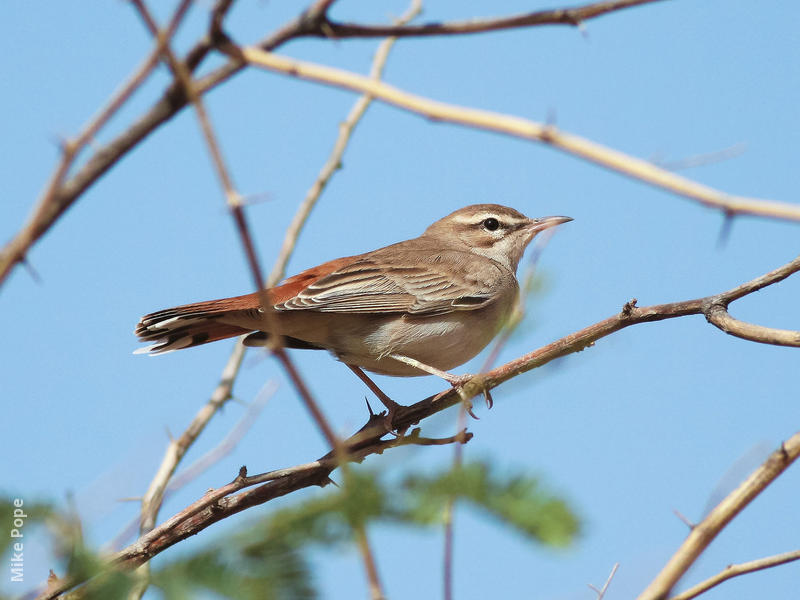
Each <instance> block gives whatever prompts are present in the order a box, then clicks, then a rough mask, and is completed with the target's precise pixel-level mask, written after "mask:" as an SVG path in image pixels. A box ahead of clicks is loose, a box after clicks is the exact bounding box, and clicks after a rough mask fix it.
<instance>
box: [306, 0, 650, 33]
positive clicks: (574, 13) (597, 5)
mask: <svg viewBox="0 0 800 600" xmlns="http://www.w3.org/2000/svg"><path fill="white" fill-rule="evenodd" d="M659 1H661V0H614V1H610V2H593V3H591V4H584V5H581V6H575V7H572V8H557V9H554V10H538V11H535V12H529V13H524V14H521V15H513V16H510V17H496V18H485V19H469V20H467V21H452V22H449V23H423V24H421V25H406V26H398V25H394V26H392V25H359V24H357V23H337V22H334V21H328V22H327V23H326V25H327V27H326V30H328V31H329V34H328V35H330V36H333V37H383V36H394V37H420V36H432V35H463V34H465V33H485V32H488V31H497V30H500V29H516V28H521V27H532V26H536V25H573V26H578V25H581V24H582V23H583V22H584V21H588V20H589V19H593V18H595V17H599V16H602V15H605V14H608V13H610V12H615V11H619V10H622V9H625V8H631V7H634V6H641V5H642V4H651V3H653V2H659ZM315 35H320V36H324V35H325V32H324V31H321V32H319V33H315Z"/></svg>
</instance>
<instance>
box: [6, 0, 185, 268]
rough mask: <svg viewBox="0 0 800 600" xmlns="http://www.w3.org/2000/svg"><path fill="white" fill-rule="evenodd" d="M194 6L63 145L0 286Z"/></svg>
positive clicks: (11, 246)
mask: <svg viewBox="0 0 800 600" xmlns="http://www.w3.org/2000/svg"><path fill="white" fill-rule="evenodd" d="M190 5H191V0H182V2H181V3H180V4H179V5H178V8H177V9H176V10H175V13H174V14H173V16H172V18H171V19H170V22H169V25H168V26H167V28H166V30H165V31H164V34H163V35H162V36H160V37H159V38H158V39H157V40H156V46H155V48H153V50H151V51H150V54H149V55H148V56H147V58H146V59H145V60H144V62H142V64H141V65H140V66H139V67H138V68H137V69H136V71H135V72H134V73H133V75H131V76H130V78H129V79H128V81H127V82H126V83H125V84H124V85H123V86H122V87H121V88H120V89H119V90H118V91H117V92H115V93H114V94H113V95H112V96H111V99H110V100H109V101H108V103H107V104H106V106H105V107H103V108H102V109H100V111H99V112H98V113H97V114H96V115H95V116H94V117H92V118H91V119H90V120H89V122H88V123H87V124H86V125H84V127H83V129H82V130H81V132H80V133H79V134H78V135H77V136H76V137H75V139H73V140H67V141H65V142H64V143H63V144H62V153H61V160H60V162H59V163H58V165H57V166H56V169H55V171H54V172H53V175H52V176H51V178H50V181H49V183H48V184H47V187H46V188H45V191H44V193H43V194H42V196H41V198H40V199H39V201H38V203H37V205H36V208H35V209H34V211H33V214H32V215H31V216H30V217H29V219H28V222H27V224H26V225H25V226H24V227H23V228H22V229H21V230H20V231H19V233H17V235H16V236H15V237H14V239H12V240H11V241H10V242H9V243H8V244H6V246H5V247H4V248H3V249H2V251H0V283H2V282H3V281H4V280H5V278H6V277H7V276H8V274H9V272H10V271H11V269H12V268H13V267H14V265H16V264H17V263H20V262H25V254H26V253H27V251H28V249H29V248H30V247H31V246H32V245H33V243H34V242H35V241H36V240H37V239H39V237H40V236H41V235H42V234H43V233H44V232H45V231H47V229H49V227H50V225H52V223H53V222H55V221H56V220H57V219H58V218H59V217H60V216H61V215H62V214H63V213H64V211H65V210H66V209H67V208H69V207H70V205H71V204H72V202H73V200H74V198H71V197H69V196H65V195H64V194H63V190H64V188H65V187H66V185H67V184H66V183H65V179H66V176H67V174H68V173H69V170H70V168H71V167H72V165H73V163H74V161H75V159H76V158H77V157H78V155H79V154H80V153H81V151H82V150H83V149H84V148H85V147H86V146H87V145H88V144H89V143H91V142H92V140H94V137H95V136H96V135H97V133H98V132H99V131H100V129H102V128H103V126H104V125H105V124H106V123H108V121H109V120H110V119H111V117H113V116H114V115H115V114H116V113H117V111H119V109H120V108H122V106H123V105H124V104H125V103H126V102H127V101H128V99H129V98H130V97H131V96H132V95H133V93H134V92H135V91H136V90H137V89H139V87H140V86H141V85H142V84H143V83H144V82H145V81H146V80H147V78H148V77H149V76H150V73H152V72H153V69H154V68H155V67H156V66H157V65H158V61H159V58H160V57H161V53H162V51H163V49H164V47H165V46H166V45H167V44H168V43H169V41H170V39H172V36H173V35H174V34H175V31H177V29H178V26H179V25H180V24H181V22H182V21H183V17H184V16H185V14H186V11H187V10H188V8H189V6H190ZM99 152H100V151H97V152H95V156H97V155H98V154H99ZM90 162H91V161H90ZM87 165H88V163H87ZM109 166H110V165H109ZM84 168H85V167H84ZM98 176H99V174H98Z"/></svg>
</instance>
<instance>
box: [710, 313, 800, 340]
mask: <svg viewBox="0 0 800 600" xmlns="http://www.w3.org/2000/svg"><path fill="white" fill-rule="evenodd" d="M706 318H707V319H708V322H709V323H711V324H713V325H715V326H717V327H719V328H720V329H721V330H722V331H724V332H725V333H728V334H730V335H734V336H736V337H739V338H742V339H745V340H750V341H751V342H760V343H762V344H773V345H775V346H794V347H800V331H793V330H791V329H774V328H772V327H764V326H763V325H754V324H752V323H746V322H745V321H740V320H739V319H735V318H733V317H732V316H731V315H730V314H729V313H728V311H727V309H726V308H725V307H724V306H720V305H719V304H715V305H713V306H712V307H711V308H710V309H709V310H708V311H707V312H706Z"/></svg>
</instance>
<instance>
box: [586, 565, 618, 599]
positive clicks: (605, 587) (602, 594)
mask: <svg viewBox="0 0 800 600" xmlns="http://www.w3.org/2000/svg"><path fill="white" fill-rule="evenodd" d="M617 569H619V563H614V566H613V567H611V573H609V574H608V578H607V579H606V582H605V583H604V584H603V587H602V588H599V589H598V588H596V587H595V586H593V585H592V584H589V588H590V589H591V590H592V591H593V592H594V593H595V594H597V600H603V598H605V595H606V592H608V586H610V585H611V581H612V580H613V579H614V575H616V574H617Z"/></svg>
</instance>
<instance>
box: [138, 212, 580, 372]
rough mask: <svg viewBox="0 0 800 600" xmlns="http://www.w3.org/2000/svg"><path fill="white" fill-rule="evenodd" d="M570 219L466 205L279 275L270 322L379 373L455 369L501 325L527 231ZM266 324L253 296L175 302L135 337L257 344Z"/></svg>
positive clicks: (160, 349) (185, 344)
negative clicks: (391, 237) (418, 231)
mask: <svg viewBox="0 0 800 600" xmlns="http://www.w3.org/2000/svg"><path fill="white" fill-rule="evenodd" d="M569 220H571V219H569V218H568V217H547V218H544V219H528V218H527V217H525V216H524V215H522V214H521V213H519V212H517V211H516V210H514V209H511V208H507V207H504V206H499V205H495V204H478V205H473V206H468V207H466V208H462V209H460V210H458V211H456V212H454V213H452V214H450V215H448V216H447V217H445V218H443V219H440V220H439V221H437V222H436V223H434V224H433V225H431V226H430V227H428V229H427V230H426V231H425V232H424V233H423V234H422V235H421V236H420V237H418V238H414V239H412V240H407V241H404V242H399V243H397V244H393V245H391V246H387V247H385V248H381V249H379V250H374V251H372V252H367V253H365V254H360V255H357V256H349V257H345V258H339V259H336V260H332V261H329V262H326V263H323V264H321V265H319V266H316V267H313V268H311V269H307V270H306V271H303V272H302V273H299V274H297V275H294V276H293V277H290V278H288V279H286V280H285V281H284V282H283V283H282V284H280V285H278V286H276V287H274V288H272V289H270V290H268V296H269V299H270V302H271V303H272V304H273V307H274V309H275V312H274V313H273V315H272V316H271V318H270V321H269V322H270V323H273V324H274V325H275V326H276V328H277V332H278V333H280V334H281V335H283V336H284V340H285V344H286V345H287V346H288V347H292V348H318V349H326V350H329V351H331V352H332V353H333V354H334V355H335V356H337V357H338V358H339V359H340V360H342V361H343V362H345V363H347V364H348V365H351V366H355V367H361V368H364V369H367V370H370V371H374V372H377V373H383V374H387V375H397V376H414V375H424V374H426V373H425V372H424V371H421V370H419V369H418V368H415V367H413V366H410V365H409V364H406V363H404V362H401V361H399V360H396V359H394V358H391V357H390V355H396V356H398V355H399V356H403V357H408V358H411V359H414V360H416V361H419V362H420V363H423V364H426V365H429V366H431V367H434V368H436V369H440V370H447V369H451V368H453V367H456V366H458V365H460V364H463V363H464V362H466V361H467V360H469V359H470V358H472V357H473V356H475V355H476V354H477V353H478V352H480V351H481V350H482V349H483V348H484V347H485V346H486V345H487V344H488V343H489V342H490V341H491V339H492V338H493V337H494V336H495V335H496V333H497V331H498V330H499V329H500V327H502V325H503V323H504V321H505V319H506V317H507V316H508V314H509V312H510V311H511V309H512V308H513V305H514V302H515V301H516V298H517V294H518V286H517V281H516V275H515V271H516V267H517V264H518V262H519V260H520V258H521V257H522V254H523V252H524V250H525V247H526V246H527V245H528V243H529V242H530V240H531V239H532V238H533V237H534V235H535V234H536V233H537V232H538V231H541V230H543V229H546V228H548V227H552V226H554V225H558V224H560V223H564V222H566V221H569ZM266 322H267V321H266V320H265V319H264V315H263V314H262V312H261V309H260V299H259V295H258V294H247V295H244V296H236V297H233V298H224V299H221V300H211V301H207V302H198V303H195V304H187V305H184V306H178V307H175V308H170V309H166V310H162V311H158V312H155V313H151V314H149V315H146V316H144V317H142V319H141V320H140V321H139V324H138V325H137V327H136V330H135V332H136V335H137V336H139V338H140V340H141V341H145V342H151V343H152V345H151V346H149V347H147V348H142V349H141V350H139V351H137V352H149V353H151V354H159V353H164V352H169V351H172V350H177V349H181V348H189V347H192V346H197V345H200V344H205V343H208V342H212V341H217V340H220V339H224V338H228V337H234V336H237V335H242V334H247V333H251V332H255V333H253V334H252V335H250V336H248V339H247V342H246V343H248V344H249V345H263V344H264V343H265V341H266V337H267V335H268V333H265V332H263V331H262V328H263V327H265V323H266ZM273 333H274V332H273Z"/></svg>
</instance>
